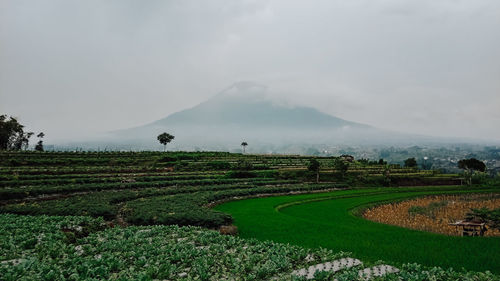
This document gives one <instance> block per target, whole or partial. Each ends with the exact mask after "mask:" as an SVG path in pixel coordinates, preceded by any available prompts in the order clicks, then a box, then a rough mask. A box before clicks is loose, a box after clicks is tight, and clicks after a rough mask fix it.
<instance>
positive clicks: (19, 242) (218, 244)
mask: <svg viewBox="0 0 500 281" xmlns="http://www.w3.org/2000/svg"><path fill="white" fill-rule="evenodd" d="M103 226H104V224H103V221H102V220H99V219H91V218H88V217H47V216H38V217H32V216H17V215H0V276H2V280H6V281H13V280H116V279H119V280H269V279H275V280H294V278H293V277H292V275H291V272H292V271H293V270H295V269H299V268H307V267H308V266H310V265H314V264H318V263H323V262H328V261H333V260H337V259H340V258H343V257H347V256H348V255H349V254H348V253H343V252H339V253H335V252H333V251H331V250H326V249H321V248H320V249H306V248H302V247H298V246H292V245H288V244H280V243H274V242H269V241H266V242H262V241H257V240H254V239H240V238H238V237H233V236H223V235H220V234H218V233H217V232H215V231H210V230H204V229H201V228H198V227H178V226H140V227H127V228H117V227H116V228H103ZM359 269H360V267H357V268H353V269H351V270H345V271H342V272H340V273H338V274H336V275H335V276H332V274H329V275H328V274H327V275H323V276H322V277H323V280H333V279H334V278H336V279H337V280H360V278H359V276H358V275H357V271H358V270H359ZM400 270H401V271H400V273H398V274H397V275H392V276H391V275H387V276H386V277H385V278H380V279H377V280H442V281H449V280H464V281H469V280H471V281H472V280H475V281H486V280H488V281H495V280H499V277H498V276H495V275H493V274H491V273H473V272H465V271H458V272H457V271H454V270H443V269H441V268H425V267H423V266H420V265H418V264H405V265H402V266H401V267H400ZM318 277H319V276H318ZM295 280H296V278H295Z"/></svg>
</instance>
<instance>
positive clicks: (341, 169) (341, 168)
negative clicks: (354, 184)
mask: <svg viewBox="0 0 500 281" xmlns="http://www.w3.org/2000/svg"><path fill="white" fill-rule="evenodd" d="M333 167H335V171H336V172H337V173H338V174H339V178H340V179H344V177H345V176H346V175H347V171H348V170H349V163H347V162H346V161H344V160H342V159H341V158H338V159H335V160H334V161H333Z"/></svg>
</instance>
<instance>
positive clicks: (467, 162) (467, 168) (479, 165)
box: [458, 158, 486, 185]
mask: <svg viewBox="0 0 500 281" xmlns="http://www.w3.org/2000/svg"><path fill="white" fill-rule="evenodd" d="M458 168H460V169H462V170H464V175H465V178H466V180H467V184H468V185H472V176H473V175H474V172H477V171H479V172H484V171H486V165H485V164H484V162H483V161H480V160H477V159H476V158H470V159H462V160H460V161H458Z"/></svg>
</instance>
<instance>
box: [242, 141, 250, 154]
mask: <svg viewBox="0 0 500 281" xmlns="http://www.w3.org/2000/svg"><path fill="white" fill-rule="evenodd" d="M247 145H248V143H247V142H246V141H244V142H242V143H241V147H243V153H245V147H246V146H247Z"/></svg>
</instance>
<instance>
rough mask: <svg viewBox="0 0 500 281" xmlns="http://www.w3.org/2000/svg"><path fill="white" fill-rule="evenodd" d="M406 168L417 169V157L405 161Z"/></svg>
mask: <svg viewBox="0 0 500 281" xmlns="http://www.w3.org/2000/svg"><path fill="white" fill-rule="evenodd" d="M405 167H406V168H415V167H417V160H416V159H415V157H412V158H408V159H406V160H405Z"/></svg>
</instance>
